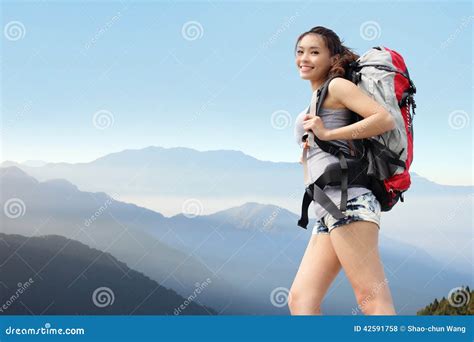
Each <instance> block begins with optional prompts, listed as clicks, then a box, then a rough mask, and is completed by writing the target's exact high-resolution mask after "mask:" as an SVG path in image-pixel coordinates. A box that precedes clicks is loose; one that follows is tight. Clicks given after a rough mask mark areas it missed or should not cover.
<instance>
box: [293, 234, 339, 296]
mask: <svg viewBox="0 0 474 342" xmlns="http://www.w3.org/2000/svg"><path fill="white" fill-rule="evenodd" d="M340 269H341V264H340V262H339V260H338V257H337V255H336V253H335V251H334V249H333V247H332V243H331V239H330V237H329V234H313V235H312V236H311V239H310V240H309V243H308V246H307V248H306V251H305V253H304V256H303V259H302V260H301V264H300V267H299V269H298V272H297V274H296V277H295V280H294V281H293V285H292V287H291V295H292V296H298V297H301V296H304V297H305V298H308V297H310V298H311V299H313V300H314V301H316V302H319V303H320V302H321V301H322V299H323V297H324V294H325V293H326V291H327V290H328V288H329V286H330V285H331V283H332V281H333V280H334V278H335V277H336V276H337V274H338V273H339V271H340Z"/></svg>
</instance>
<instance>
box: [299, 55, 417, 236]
mask: <svg viewBox="0 0 474 342" xmlns="http://www.w3.org/2000/svg"><path fill="white" fill-rule="evenodd" d="M345 78H346V79H348V80H350V81H352V82H353V83H355V84H356V85H357V86H358V87H359V88H360V89H362V90H363V91H364V92H365V93H367V94H368V95H369V96H370V97H372V98H373V99H374V100H375V101H377V102H378V103H380V104H381V105H383V106H384V107H385V108H386V109H387V110H388V111H389V112H390V114H391V115H392V117H393V118H394V119H395V122H396V128H395V129H393V130H391V131H388V132H385V133H383V134H381V135H378V136H374V137H371V138H365V139H357V132H355V133H354V135H353V138H354V139H352V140H349V141H347V148H344V147H342V146H341V145H335V144H332V143H331V141H322V140H320V139H318V138H317V137H316V136H315V135H314V134H312V133H310V139H309V140H310V141H311V143H313V140H314V143H315V144H317V145H318V146H319V147H320V148H321V149H322V150H323V151H325V152H328V153H331V154H333V155H335V156H337V157H338V159H339V163H334V164H330V165H328V166H327V168H326V169H325V171H324V173H323V174H322V175H321V176H320V177H319V178H318V179H317V180H316V181H314V182H313V183H311V184H309V185H307V187H306V191H305V194H304V197H303V204H302V210H301V218H300V220H299V221H298V225H299V226H300V227H303V228H306V226H307V225H308V208H309V205H310V204H311V202H312V201H315V202H317V203H318V204H320V205H321V206H322V207H323V208H324V209H325V210H326V211H327V212H329V213H330V214H331V215H332V216H333V217H334V218H336V219H342V218H344V217H345V215H344V214H343V211H345V210H346V208H347V189H348V188H349V187H355V186H363V187H366V188H368V189H370V190H371V191H372V192H373V194H374V195H375V197H376V198H377V200H378V201H379V202H380V205H381V209H382V211H389V210H390V209H392V208H393V206H394V205H395V204H396V203H397V202H398V200H401V202H403V193H404V192H405V191H407V190H408V188H409V187H410V184H411V181H410V174H409V169H410V165H411V163H412V160H413V116H414V115H415V108H416V105H415V101H414V94H415V93H416V88H415V85H414V84H413V82H412V81H411V79H410V76H409V74H408V69H407V67H406V65H405V62H404V60H403V57H402V56H401V55H400V54H399V53H397V52H396V51H393V50H390V49H388V48H386V47H374V48H372V49H370V50H369V51H367V52H366V53H365V54H364V55H362V56H361V57H360V58H359V59H357V61H355V62H353V63H351V64H350V65H349V66H348V68H347V70H346V75H345ZM331 80H332V78H331V79H329V80H327V81H326V82H325V84H324V85H323V86H322V87H321V88H320V89H319V90H318V91H317V93H316V94H315V96H316V100H315V101H316V102H315V104H316V105H315V106H313V107H314V111H315V113H314V114H315V115H319V114H318V113H319V111H320V109H321V106H322V104H323V102H324V99H325V97H326V95H327V91H328V87H329V82H330V81H331ZM310 109H311V106H310V107H309V108H308V112H310ZM361 119H362V118H361V117H360V116H359V115H357V114H356V113H352V122H357V121H359V120H361ZM306 139H307V135H305V136H303V141H306ZM327 185H331V186H334V185H336V186H340V187H341V205H340V208H338V207H337V206H336V204H334V202H332V200H331V199H330V198H329V197H328V196H327V195H326V194H325V193H324V191H323V190H324V188H325V186H327Z"/></svg>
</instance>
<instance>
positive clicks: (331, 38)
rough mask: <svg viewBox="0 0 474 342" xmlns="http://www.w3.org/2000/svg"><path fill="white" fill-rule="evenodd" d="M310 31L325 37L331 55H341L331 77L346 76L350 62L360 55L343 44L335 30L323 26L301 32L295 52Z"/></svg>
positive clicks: (330, 73)
mask: <svg viewBox="0 0 474 342" xmlns="http://www.w3.org/2000/svg"><path fill="white" fill-rule="evenodd" d="M310 33H313V34H318V35H320V36H321V37H322V38H323V40H324V42H325V43H326V47H327V48H328V49H329V52H330V54H331V57H332V56H334V55H339V58H338V59H337V61H336V62H335V63H334V65H333V66H332V68H331V69H330V70H329V77H332V76H344V75H345V73H346V68H347V66H348V65H349V63H351V62H354V61H355V60H356V59H357V58H359V56H358V55H356V54H355V53H354V52H352V50H351V49H350V48H348V47H346V46H344V45H343V44H342V42H341V40H340V39H339V36H338V35H337V34H336V33H335V32H334V31H332V30H330V29H328V28H326V27H323V26H316V27H313V28H312V29H311V30H309V31H307V32H305V33H303V34H301V35H300V36H299V37H298V39H297V41H296V45H295V52H296V49H297V48H298V43H299V42H300V41H301V39H303V37H304V36H306V35H307V34H310Z"/></svg>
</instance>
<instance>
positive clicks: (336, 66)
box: [289, 26, 395, 315]
mask: <svg viewBox="0 0 474 342" xmlns="http://www.w3.org/2000/svg"><path fill="white" fill-rule="evenodd" d="M295 52H296V58H295V61H296V66H297V68H298V72H299V74H300V77H301V78H302V79H304V80H307V81H309V82H310V85H311V90H312V92H313V98H312V101H311V106H310V109H312V110H311V113H310V114H308V112H309V111H303V112H302V113H301V114H300V115H299V116H298V117H297V119H296V123H295V137H296V141H297V143H298V144H300V145H301V146H302V147H303V150H304V154H303V156H304V157H303V162H304V163H305V165H304V166H305V171H306V172H305V185H306V186H309V185H310V184H312V183H313V182H315V181H316V180H318V179H320V176H321V175H323V173H325V171H326V168H327V167H329V166H333V165H336V166H338V167H339V164H340V162H341V164H340V165H341V166H340V167H341V168H342V167H343V165H344V164H343V163H342V161H344V160H345V159H344V157H341V155H340V154H339V152H338V153H337V154H336V153H329V152H327V150H326V148H324V149H323V148H321V146H325V144H326V142H327V141H330V142H331V145H330V146H331V147H332V148H336V149H337V150H338V151H347V156H348V157H349V156H350V155H351V156H354V157H356V156H357V155H358V153H359V148H355V145H354V141H353V139H354V132H357V138H358V139H362V138H366V137H371V136H375V135H378V134H382V133H384V132H387V131H390V130H392V129H394V128H395V123H394V120H393V119H392V116H391V115H390V113H389V112H388V111H387V110H386V109H385V108H384V107H383V106H381V105H380V104H379V103H377V102H376V101H375V100H374V99H372V98H371V97H369V96H368V95H367V94H365V93H364V92H362V91H361V90H360V89H359V88H358V87H357V86H356V85H355V84H353V83H352V82H350V81H348V80H346V79H344V78H342V77H344V76H345V75H346V71H347V68H348V65H349V63H352V62H354V61H356V60H357V58H358V56H357V55H356V54H354V53H353V52H351V51H350V49H349V48H347V47H345V46H344V45H342V43H341V41H340V39H339V37H338V36H337V35H336V33H334V32H333V31H331V30H329V29H327V28H324V27H321V26H318V27H315V28H313V29H311V30H310V31H308V32H305V33H303V34H302V35H301V36H300V37H299V38H298V39H297V44H296V49H295ZM323 92H325V96H324V97H323V96H322V95H321V94H322V93H323ZM320 96H321V97H323V100H322V101H321V103H318V105H317V101H316V100H318V99H319V97H320ZM315 111H316V112H317V116H316V115H315ZM354 113H355V115H357V116H358V117H359V118H361V119H360V120H359V119H357V120H354V116H353V115H354ZM354 121H356V122H355V123H353V122H354ZM313 139H315V140H316V141H317V142H318V143H317V144H314V141H313ZM320 145H321V146H320ZM328 146H329V145H328ZM341 153H342V152H341ZM334 154H336V155H334ZM341 158H343V160H342V161H340V159H341ZM344 163H345V161H344ZM346 168H347V166H346ZM359 173H360V171H359ZM340 184H342V183H340ZM355 184H359V183H355ZM360 184H361V185H360V186H351V187H349V188H348V189H347V187H346V188H345V190H344V191H345V192H343V191H341V185H333V186H330V185H328V186H326V187H324V189H321V191H320V194H319V198H318V199H319V200H321V201H316V197H315V202H314V209H315V213H316V216H317V218H318V221H317V223H316V225H315V226H314V228H313V234H312V237H311V239H310V241H309V243H308V247H307V249H306V252H305V254H304V256H303V259H302V261H301V264H300V267H299V269H298V272H297V274H296V277H295V279H294V282H293V285H292V287H291V290H290V297H289V307H290V310H291V313H292V314H294V315H297V314H303V315H307V314H321V303H322V301H323V298H324V296H325V293H326V291H327V290H328V288H329V286H330V285H331V283H332V281H333V280H334V278H335V277H336V276H337V274H338V273H339V271H340V269H341V268H344V271H345V273H346V275H347V277H348V279H349V281H350V283H351V285H352V287H353V289H354V293H355V296H356V299H357V302H358V303H359V307H360V309H361V310H362V312H364V313H365V314H371V315H377V314H379V315H380V314H384V315H385V314H395V308H394V306H393V303H392V297H391V293H390V290H389V287H388V281H387V279H386V278H385V275H384V270H383V267H382V264H381V262H380V257H379V252H378V233H379V228H380V227H379V225H380V214H381V205H380V203H379V201H378V200H377V198H376V197H375V196H374V194H373V193H372V191H371V189H369V188H368V187H367V186H365V185H364V184H363V183H362V182H361V183H360ZM311 189H313V191H314V194H317V192H316V190H317V189H316V185H315V186H314V187H313V188H311ZM305 196H306V195H305ZM305 198H306V197H305ZM310 199H311V200H313V198H310ZM323 202H324V203H323ZM331 203H332V204H331ZM330 204H331V205H330ZM336 204H337V207H336ZM339 214H340V216H338V215H339ZM303 221H305V220H304V219H303V217H302V220H300V223H299V224H300V225H301V226H302V227H306V224H307V222H303ZM306 221H307V218H306ZM335 228H338V229H335ZM374 289H376V291H374Z"/></svg>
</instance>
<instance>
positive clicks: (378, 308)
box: [330, 221, 396, 315]
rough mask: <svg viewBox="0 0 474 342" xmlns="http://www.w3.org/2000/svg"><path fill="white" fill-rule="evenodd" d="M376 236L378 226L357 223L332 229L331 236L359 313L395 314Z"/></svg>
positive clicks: (361, 222) (363, 222) (364, 222)
mask: <svg viewBox="0 0 474 342" xmlns="http://www.w3.org/2000/svg"><path fill="white" fill-rule="evenodd" d="M378 233H379V229H378V227H377V224H375V223H373V222H368V221H357V222H352V223H349V224H347V225H344V226H340V227H337V228H334V229H333V230H331V232H330V237H331V241H332V245H333V248H334V250H335V252H336V254H337V256H338V259H339V261H340V263H341V265H342V267H343V268H344V272H345V273H346V276H347V278H348V279H349V281H350V283H351V285H352V288H353V289H354V294H355V296H356V299H357V303H358V304H359V308H360V309H361V310H362V312H363V313H364V314H366V315H395V314H396V312H395V308H394V306H393V301H392V296H391V293H390V289H389V286H388V281H387V279H386V278H385V274H384V270H383V265H382V263H381V261H380V255H379V249H378Z"/></svg>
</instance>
